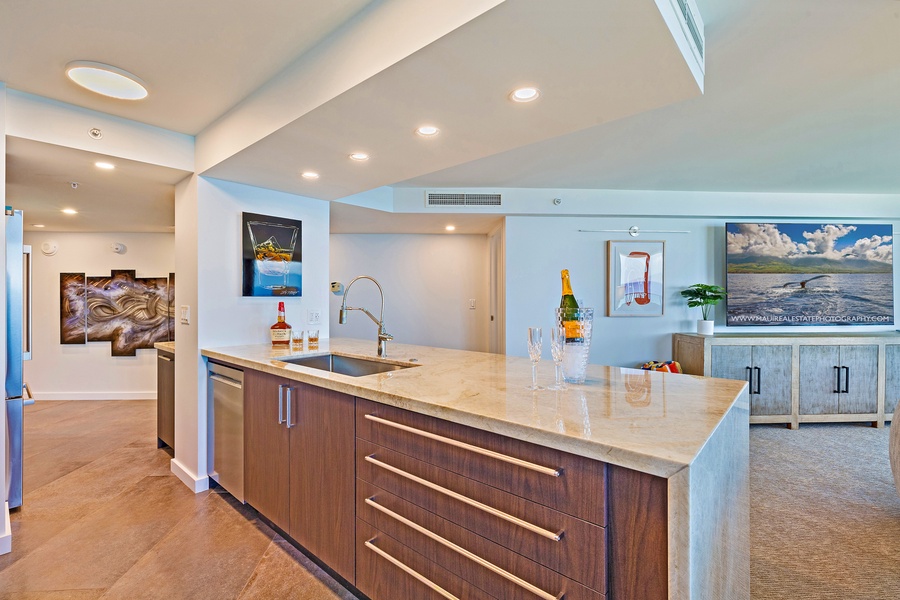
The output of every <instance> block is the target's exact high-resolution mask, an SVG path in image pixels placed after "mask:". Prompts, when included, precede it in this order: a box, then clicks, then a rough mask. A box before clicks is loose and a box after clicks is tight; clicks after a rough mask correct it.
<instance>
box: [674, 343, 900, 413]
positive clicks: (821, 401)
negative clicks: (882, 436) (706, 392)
mask: <svg viewBox="0 0 900 600" xmlns="http://www.w3.org/2000/svg"><path fill="white" fill-rule="evenodd" d="M672 353H673V357H674V359H675V360H677V361H678V362H679V363H681V366H682V368H683V370H684V372H685V373H689V374H692V375H705V376H707V377H722V378H725V379H742V380H745V381H747V383H748V386H749V388H750V389H749V391H750V422H751V423H787V424H788V425H789V426H790V427H791V428H792V429H796V428H797V427H799V424H800V423H815V422H839V421H871V422H872V424H873V425H875V426H877V427H882V426H883V425H884V423H885V421H890V420H891V419H892V418H893V413H894V410H895V408H896V406H897V403H898V399H900V375H898V369H900V335H898V334H897V333H894V332H884V333H881V332H879V333H858V334H846V335H832V334H724V335H714V336H704V335H698V334H685V333H677V334H675V335H673V336H672Z"/></svg>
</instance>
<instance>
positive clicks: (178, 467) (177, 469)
mask: <svg viewBox="0 0 900 600" xmlns="http://www.w3.org/2000/svg"><path fill="white" fill-rule="evenodd" d="M171 469H172V472H173V473H175V476H176V477H178V479H180V480H181V483H183V484H184V485H186V486H188V487H189V488H190V489H192V490H194V493H195V494H197V493H199V492H205V491H206V490H208V489H209V477H208V476H206V477H197V476H196V475H194V474H193V473H191V471H190V469H187V468H185V466H184V465H183V464H181V463H180V462H178V459H177V458H173V459H172V461H171Z"/></svg>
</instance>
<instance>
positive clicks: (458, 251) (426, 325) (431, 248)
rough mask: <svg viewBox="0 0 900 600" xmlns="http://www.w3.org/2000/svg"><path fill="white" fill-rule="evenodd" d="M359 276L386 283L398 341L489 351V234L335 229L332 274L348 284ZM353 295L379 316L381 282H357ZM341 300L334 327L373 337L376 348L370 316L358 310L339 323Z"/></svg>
mask: <svg viewBox="0 0 900 600" xmlns="http://www.w3.org/2000/svg"><path fill="white" fill-rule="evenodd" d="M357 275H369V276H371V277H374V278H375V279H377V280H378V282H379V283H380V284H381V287H382V288H383V289H384V294H385V306H384V321H385V327H386V329H387V331H388V333H390V334H392V335H393V336H394V340H395V341H397V342H400V343H404V344H420V345H427V346H440V347H443V348H457V349H461V350H474V351H478V352H487V350H488V325H489V319H490V313H489V311H488V278H489V275H488V245H487V236H483V235H388V234H383V235H382V234H333V235H332V236H331V280H332V281H340V282H342V283H343V284H344V285H347V284H348V283H350V280H351V279H353V278H354V277H356V276H357ZM349 299H350V300H351V302H350V303H349V304H350V305H351V306H357V307H359V306H363V307H365V308H366V309H367V310H368V311H369V312H371V313H372V314H374V315H375V316H376V317H377V316H378V311H379V308H380V298H379V296H378V290H377V288H376V287H375V285H374V284H373V283H371V282H368V281H359V282H358V283H356V284H354V285H353V289H352V291H351V294H350V297H349ZM470 299H474V300H475V310H471V309H469V300H470ZM341 300H342V298H341V297H339V296H335V295H331V296H330V304H331V306H330V308H331V310H330V313H331V318H330V322H331V331H332V332H333V333H334V335H335V336H336V337H351V338H360V339H371V340H372V344H373V346H374V344H375V339H376V337H375V335H376V332H377V328H376V326H375V324H374V323H373V322H372V321H371V320H370V319H369V318H368V317H366V316H365V315H364V314H362V313H360V312H357V311H354V312H351V313H350V314H349V316H348V319H347V323H346V324H345V325H339V324H338V312H339V309H340V306H341ZM388 352H390V344H388Z"/></svg>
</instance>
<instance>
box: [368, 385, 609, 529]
mask: <svg viewBox="0 0 900 600" xmlns="http://www.w3.org/2000/svg"><path fill="white" fill-rule="evenodd" d="M356 407H357V408H356V411H357V413H356V415H357V419H356V423H357V424H356V431H357V437H359V438H362V439H365V440H369V441H371V442H373V443H375V444H378V445H380V446H384V447H385V448H389V449H392V450H396V451H397V452H400V453H402V454H407V455H410V456H414V457H416V458H418V459H420V460H422V461H425V462H427V463H430V464H433V465H436V466H438V467H441V468H442V469H446V470H448V471H452V472H454V473H458V474H459V475H462V476H464V477H468V478H470V479H475V480H477V481H481V482H482V483H486V484H488V485H490V486H493V487H496V488H499V489H502V490H504V491H507V492H510V493H511V494H514V495H516V496H521V497H523V498H527V499H528V500H532V501H534V502H537V503H538V504H543V505H544V506H550V507H553V508H555V509H557V510H559V511H562V512H564V513H567V514H570V515H574V516H576V517H579V518H581V519H584V520H586V521H589V522H591V523H594V524H596V525H606V464H605V463H602V462H600V461H596V460H593V459H589V458H585V457H582V456H576V455H573V454H568V453H566V452H562V451H559V450H554V449H551V448H544V447H541V446H536V445H534V444H530V443H528V442H522V441H520V440H516V439H512V438H509V437H505V436H501V435H497V434H493V433H489V432H485V431H481V430H478V429H473V428H471V427H467V426H464V425H458V424H456V423H450V422H448V421H443V420H441V419H435V418H433V417H429V416H426V415H420V414H418V413H414V412H410V411H407V410H403V409H399V408H395V407H392V406H386V405H383V404H377V403H374V402H370V401H368V400H363V399H359V400H358V401H357V403H356ZM376 419H377V420H376ZM398 426H399V427H398ZM435 436H437V437H435ZM460 443H461V444H462V445H459V444H460ZM467 446H468V447H467ZM481 449H483V450H487V451H488V453H489V454H485V453H483V452H482V451H481ZM523 461H524V464H523ZM554 471H555V472H556V473H557V474H556V475H554V474H552V472H554Z"/></svg>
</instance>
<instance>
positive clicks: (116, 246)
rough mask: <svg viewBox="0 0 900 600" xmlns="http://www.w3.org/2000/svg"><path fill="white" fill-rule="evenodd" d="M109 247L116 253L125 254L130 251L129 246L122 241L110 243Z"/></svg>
mask: <svg viewBox="0 0 900 600" xmlns="http://www.w3.org/2000/svg"><path fill="white" fill-rule="evenodd" d="M109 249H110V250H112V251H113V252H115V253H116V254H125V253H126V252H128V248H127V247H126V246H125V244H123V243H121V242H113V243H112V244H110V245H109Z"/></svg>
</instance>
